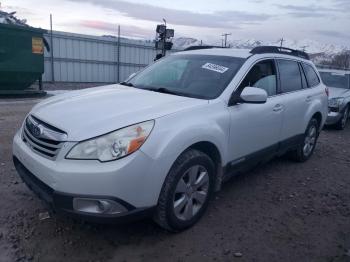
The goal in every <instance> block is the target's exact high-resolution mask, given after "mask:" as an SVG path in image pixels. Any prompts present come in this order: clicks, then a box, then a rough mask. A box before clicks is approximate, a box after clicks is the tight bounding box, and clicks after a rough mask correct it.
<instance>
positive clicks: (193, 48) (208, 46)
mask: <svg viewBox="0 0 350 262" xmlns="http://www.w3.org/2000/svg"><path fill="white" fill-rule="evenodd" d="M211 48H225V47H222V46H214V45H192V46H189V47H187V48H185V49H184V50H183V51H192V50H200V49H211Z"/></svg>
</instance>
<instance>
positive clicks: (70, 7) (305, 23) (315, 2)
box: [0, 0, 350, 46]
mask: <svg viewBox="0 0 350 262" xmlns="http://www.w3.org/2000/svg"><path fill="white" fill-rule="evenodd" d="M0 2H1V6H2V9H3V10H4V11H17V16H18V17H19V18H26V19H27V21H28V23H29V24H30V25H32V26H36V27H42V28H49V14H50V13H52V14H53V19H54V30H60V31H68V32H76V33H82V34H93V35H103V34H104V35H106V34H109V35H115V34H116V32H117V25H118V24H120V25H121V29H122V34H123V35H125V36H132V37H140V38H146V39H152V38H153V37H154V30H155V26H156V24H157V23H159V22H161V21H162V18H166V19H167V22H168V25H169V26H170V27H172V28H174V29H175V34H176V37H182V36H185V37H195V38H197V39H202V40H203V41H205V42H211V43H213V42H215V41H217V42H220V41H221V40H220V35H221V34H222V33H224V32H228V33H232V36H231V39H252V38H254V39H259V40H267V41H275V40H277V39H279V38H281V37H284V38H288V39H293V40H304V39H311V40H316V41H320V42H323V43H333V44H342V45H347V46H350V29H349V28H350V11H349V10H350V0H307V1H305V0H284V1H277V0H215V1H209V0H192V1H190V0H172V1H169V0H162V1H161V0H147V1H143V0H123V1H119V0H0Z"/></svg>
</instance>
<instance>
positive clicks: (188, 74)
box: [126, 54, 245, 99]
mask: <svg viewBox="0 0 350 262" xmlns="http://www.w3.org/2000/svg"><path fill="white" fill-rule="evenodd" d="M244 61H245V59H243V58H236V57H228V56H213V55H186V54H184V55H171V56H168V57H166V58H163V59H161V60H159V61H157V62H156V63H154V64H152V65H150V66H149V67H147V68H145V69H144V70H143V71H141V72H140V73H138V74H137V75H136V76H134V77H133V78H131V79H130V80H129V81H128V83H126V84H129V85H132V86H134V87H136V88H142V89H147V90H153V91H157V92H164V93H169V94H175V95H182V96H188V97H195V98H202V99H213V98H216V97H218V96H219V95H220V94H221V93H222V92H223V91H224V89H225V88H226V86H227V85H228V84H229V83H230V81H231V80H232V78H233V77H234V75H235V74H236V73H237V71H238V70H239V68H240V67H241V65H242V64H243V63H244Z"/></svg>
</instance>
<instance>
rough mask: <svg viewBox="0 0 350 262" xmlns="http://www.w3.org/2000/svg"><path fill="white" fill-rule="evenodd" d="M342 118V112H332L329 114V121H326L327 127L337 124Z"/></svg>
mask: <svg viewBox="0 0 350 262" xmlns="http://www.w3.org/2000/svg"><path fill="white" fill-rule="evenodd" d="M341 117H342V113H341V112H332V111H330V112H329V113H328V116H327V119H326V125H335V124H336V123H338V122H339V120H340V119H341Z"/></svg>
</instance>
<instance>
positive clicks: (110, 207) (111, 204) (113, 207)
mask: <svg viewBox="0 0 350 262" xmlns="http://www.w3.org/2000/svg"><path fill="white" fill-rule="evenodd" d="M73 208H74V210H76V211H79V212H84V213H90V214H110V215H112V214H120V213H123V212H126V211H128V210H127V209H126V208H125V207H124V206H122V205H121V204H119V203H117V202H115V201H113V200H110V199H92V198H74V199H73Z"/></svg>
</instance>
